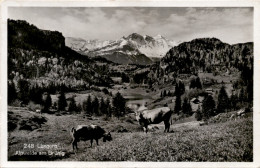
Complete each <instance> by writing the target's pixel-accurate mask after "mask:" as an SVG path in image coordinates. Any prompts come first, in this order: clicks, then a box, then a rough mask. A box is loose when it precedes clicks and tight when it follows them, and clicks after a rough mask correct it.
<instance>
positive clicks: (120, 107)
mask: <svg viewBox="0 0 260 168" xmlns="http://www.w3.org/2000/svg"><path fill="white" fill-rule="evenodd" d="M125 104H126V100H125V98H124V97H123V96H122V95H121V94H120V93H119V92H117V94H116V95H115V97H114V98H113V106H114V109H115V111H114V112H115V116H116V117H117V118H119V117H120V116H122V115H124V114H125Z"/></svg>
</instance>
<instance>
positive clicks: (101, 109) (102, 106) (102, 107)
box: [99, 97, 107, 115]
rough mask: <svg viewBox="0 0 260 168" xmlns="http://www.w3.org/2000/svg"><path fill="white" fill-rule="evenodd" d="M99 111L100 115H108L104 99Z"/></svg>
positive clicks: (101, 101)
mask: <svg viewBox="0 0 260 168" xmlns="http://www.w3.org/2000/svg"><path fill="white" fill-rule="evenodd" d="M99 111H100V113H101V114H102V115H103V114H107V105H106V103H105V101H104V99H103V97H102V98H101V100H100V106H99Z"/></svg>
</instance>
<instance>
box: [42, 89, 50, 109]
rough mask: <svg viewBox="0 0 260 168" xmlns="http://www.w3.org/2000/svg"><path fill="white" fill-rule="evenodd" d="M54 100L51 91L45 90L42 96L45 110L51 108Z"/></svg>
mask: <svg viewBox="0 0 260 168" xmlns="http://www.w3.org/2000/svg"><path fill="white" fill-rule="evenodd" d="M51 104H52V100H51V96H50V94H49V93H47V92H45V93H44V94H43V96H42V105H43V111H44V112H48V111H49V108H50V107H51Z"/></svg>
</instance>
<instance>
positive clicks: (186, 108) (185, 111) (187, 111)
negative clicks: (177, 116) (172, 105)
mask: <svg viewBox="0 0 260 168" xmlns="http://www.w3.org/2000/svg"><path fill="white" fill-rule="evenodd" d="M182 112H183V114H184V115H186V116H190V115H192V109H191V105H190V102H189V101H188V98H187V97H185V98H184V100H183V104H182Z"/></svg>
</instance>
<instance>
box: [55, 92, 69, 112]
mask: <svg viewBox="0 0 260 168" xmlns="http://www.w3.org/2000/svg"><path fill="white" fill-rule="evenodd" d="M57 105H58V110H59V111H64V110H65V108H66V107H67V101H66V97H65V94H64V92H63V91H61V92H60V96H59V99H58V104H57Z"/></svg>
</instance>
